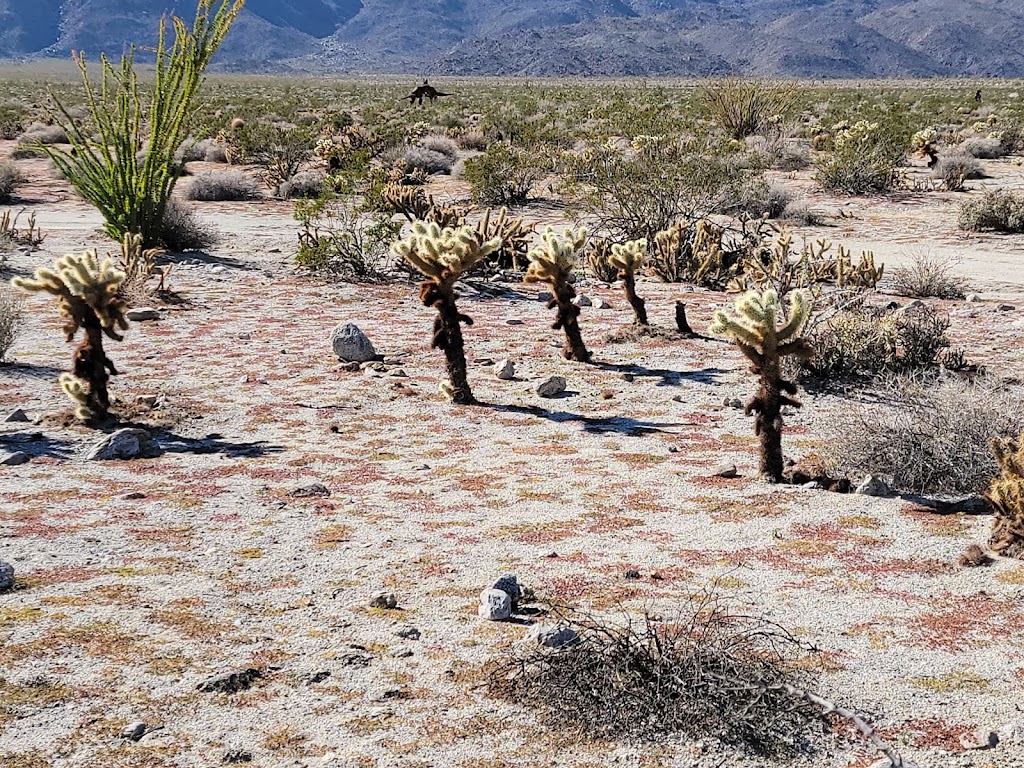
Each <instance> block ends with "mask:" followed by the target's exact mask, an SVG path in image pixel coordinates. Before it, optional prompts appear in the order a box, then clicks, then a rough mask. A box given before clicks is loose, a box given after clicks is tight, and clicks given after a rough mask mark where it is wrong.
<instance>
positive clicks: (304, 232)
mask: <svg viewBox="0 0 1024 768" xmlns="http://www.w3.org/2000/svg"><path fill="white" fill-rule="evenodd" d="M295 218H296V220H297V221H299V223H300V224H301V225H302V229H301V231H300V232H299V249H298V252H297V253H296V255H295V262H296V263H297V264H298V265H299V266H300V267H303V268H305V269H308V270H310V271H311V272H313V273H316V274H323V275H329V276H332V277H335V278H337V279H339V280H344V281H345V282H352V283H376V282H382V281H384V280H385V279H387V278H388V277H389V275H390V274H391V273H392V270H391V269H390V267H391V258H390V253H391V245H392V243H394V241H395V239H396V238H397V237H398V234H399V232H400V231H401V228H402V225H401V224H399V223H395V222H392V221H391V217H390V216H389V215H388V214H383V213H376V214H372V215H371V214H368V212H367V211H365V210H364V209H363V208H362V207H361V206H360V205H359V204H358V202H357V201H356V200H355V198H354V197H353V196H352V195H348V194H335V193H333V191H327V190H325V191H324V193H323V194H322V195H321V197H319V198H317V199H315V200H299V201H297V202H296V205H295Z"/></svg>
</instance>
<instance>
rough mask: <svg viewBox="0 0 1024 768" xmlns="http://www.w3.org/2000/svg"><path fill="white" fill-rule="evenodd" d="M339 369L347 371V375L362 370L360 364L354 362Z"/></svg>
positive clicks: (340, 366)
mask: <svg viewBox="0 0 1024 768" xmlns="http://www.w3.org/2000/svg"><path fill="white" fill-rule="evenodd" d="M338 367H339V368H340V369H341V370H343V371H345V372H346V373H355V372H356V371H359V370H362V369H361V368H360V367H359V363H357V362H355V361H353V362H351V363H344V364H342V365H339V366H338Z"/></svg>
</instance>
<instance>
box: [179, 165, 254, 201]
mask: <svg viewBox="0 0 1024 768" xmlns="http://www.w3.org/2000/svg"><path fill="white" fill-rule="evenodd" d="M260 196H261V195H260V186H259V184H257V183H256V181H255V180H254V179H253V178H252V177H251V176H249V175H247V174H245V173H243V172H242V171H221V172H218V173H201V174H199V175H198V176H194V177H193V178H192V180H191V181H190V182H189V184H188V187H187V188H186V190H185V199H186V200H197V201H203V202H215V201H236V200H257V199H259V198H260Z"/></svg>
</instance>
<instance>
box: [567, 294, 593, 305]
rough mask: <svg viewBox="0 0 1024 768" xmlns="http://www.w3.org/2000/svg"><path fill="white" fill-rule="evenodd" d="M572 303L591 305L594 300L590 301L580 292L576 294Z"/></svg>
mask: <svg viewBox="0 0 1024 768" xmlns="http://www.w3.org/2000/svg"><path fill="white" fill-rule="evenodd" d="M572 303H573V304H575V305H576V306H577V307H592V306H594V302H592V301H591V300H590V297H589V296H586V295H584V294H582V293H581V294H580V295H579V296H577V297H576V298H574V299H573V300H572Z"/></svg>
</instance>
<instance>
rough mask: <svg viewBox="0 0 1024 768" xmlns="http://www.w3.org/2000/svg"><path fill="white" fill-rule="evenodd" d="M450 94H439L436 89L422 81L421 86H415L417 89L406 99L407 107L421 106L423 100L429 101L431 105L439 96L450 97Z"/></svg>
mask: <svg viewBox="0 0 1024 768" xmlns="http://www.w3.org/2000/svg"><path fill="white" fill-rule="evenodd" d="M451 95H452V94H450V93H441V92H440V91H439V90H437V88H435V87H434V86H432V85H431V84H430V83H429V82H428V81H426V80H424V81H423V85H420V86H417V88H416V89H415V90H414V91H413V92H412V93H410V94H409V95H408V96H406V97H405V98H407V99H408V100H409V106H412V105H413V104H419V105H420V106H422V105H423V99H430V102H431V103H433V102H435V101H437V100H438V98H440V97H441V96H451Z"/></svg>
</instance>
